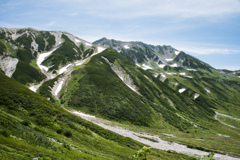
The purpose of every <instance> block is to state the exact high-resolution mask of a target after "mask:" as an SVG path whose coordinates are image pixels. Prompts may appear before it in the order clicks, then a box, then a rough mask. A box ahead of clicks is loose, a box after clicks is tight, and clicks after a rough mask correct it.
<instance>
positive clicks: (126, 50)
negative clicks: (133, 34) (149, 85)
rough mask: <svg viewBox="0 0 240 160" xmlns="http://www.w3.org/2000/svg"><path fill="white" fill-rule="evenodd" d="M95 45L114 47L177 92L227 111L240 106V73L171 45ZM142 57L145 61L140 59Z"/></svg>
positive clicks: (100, 42) (102, 41)
mask: <svg viewBox="0 0 240 160" xmlns="http://www.w3.org/2000/svg"><path fill="white" fill-rule="evenodd" d="M93 44H95V45H99V46H104V47H112V48H113V49H115V50H116V51H118V52H119V53H120V54H122V55H123V56H125V57H126V58H127V59H129V60H130V61H132V62H134V63H135V64H136V65H137V66H139V67H141V68H142V69H144V70H148V71H149V72H151V73H152V75H154V76H155V77H156V78H158V79H160V80H161V81H162V82H164V83H165V84H167V85H168V86H169V87H171V88H172V89H174V90H175V91H178V92H180V93H182V94H184V95H185V96H187V97H189V98H191V99H194V100H195V101H201V102H203V101H204V102H206V101H209V102H210V101H211V102H210V103H209V104H208V106H212V107H213V108H218V107H219V106H221V107H222V108H225V109H226V110H230V109H231V107H226V106H229V105H230V104H231V106H237V105H238V104H240V99H239V98H238V97H239V96H238V95H239V91H240V87H239V84H240V81H239V80H240V79H239V77H238V74H239V71H228V70H217V69H215V68H213V67H211V66H210V65H209V64H207V63H204V62H202V61H201V60H199V59H197V58H195V57H193V56H190V55H188V54H186V53H184V52H183V51H178V50H176V49H174V48H172V47H171V46H159V45H158V46H153V45H148V44H145V43H142V42H121V41H116V40H113V39H106V38H102V39H100V40H97V41H95V42H93ZM139 55H141V56H140V57H141V60H140V59H138V58H139ZM136 57H137V58H136ZM203 99H204V100H203ZM234 108H235V107H234ZM233 110H234V109H233Z"/></svg>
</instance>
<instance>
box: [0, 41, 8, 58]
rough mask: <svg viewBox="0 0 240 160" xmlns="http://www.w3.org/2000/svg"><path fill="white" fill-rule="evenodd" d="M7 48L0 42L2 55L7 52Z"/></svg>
mask: <svg viewBox="0 0 240 160" xmlns="http://www.w3.org/2000/svg"><path fill="white" fill-rule="evenodd" d="M6 48H7V47H6V46H5V45H4V44H3V43H2V42H1V41H0V55H1V54H3V52H5V51H6Z"/></svg>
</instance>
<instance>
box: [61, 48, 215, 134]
mask: <svg viewBox="0 0 240 160" xmlns="http://www.w3.org/2000/svg"><path fill="white" fill-rule="evenodd" d="M102 56H103V57H105V58H107V59H108V60H109V61H110V62H111V63H114V64H115V65H116V66H120V67H121V68H122V69H124V70H125V71H126V73H127V74H128V75H129V76H130V77H131V78H132V79H133V82H134V84H135V85H136V86H137V87H138V89H139V93H140V94H141V96H140V95H139V94H137V93H135V92H134V91H132V90H131V89H130V88H129V87H127V86H126V85H125V84H124V83H123V82H122V81H121V80H120V79H119V77H118V76H117V75H116V73H115V72H113V70H112V69H111V67H110V66H109V64H108V63H106V61H105V60H104V59H103V58H102ZM63 97H64V98H63V99H62V102H65V106H66V107H70V108H74V109H79V110H82V111H85V112H88V113H91V114H96V115H101V116H103V117H105V118H108V119H112V120H118V121H128V122H131V123H133V124H137V125H145V126H149V125H154V124H156V122H157V121H159V120H160V119H162V116H163V118H164V119H165V120H166V121H167V122H168V123H170V124H171V125H173V126H174V127H176V128H178V129H179V130H185V129H187V128H189V127H190V128H191V127H192V125H191V124H189V123H188V122H186V121H185V120H182V119H181V118H180V117H178V116H176V115H175V112H179V113H181V114H183V115H186V116H188V117H190V118H192V119H198V117H201V118H202V117H204V118H203V119H205V118H206V119H209V118H210V116H213V111H212V110H211V109H210V108H209V107H204V106H203V105H199V104H198V103H195V102H194V101H191V100H190V99H188V98H187V97H185V96H183V95H181V94H179V93H178V92H175V91H173V90H172V89H171V88H169V87H168V86H166V85H165V84H163V83H162V82H161V81H160V80H158V79H156V78H155V77H153V76H152V75H151V74H150V73H149V72H147V71H144V70H142V69H140V68H138V67H136V66H135V65H134V64H133V63H132V62H130V61H128V60H127V59H126V58H125V57H123V56H121V55H120V54H119V53H117V52H116V51H114V50H112V49H107V50H105V51H104V52H102V53H101V54H98V55H96V56H94V57H92V59H91V60H90V61H89V63H87V64H86V65H85V66H84V67H81V68H79V69H76V70H75V71H74V72H73V73H72V79H71V80H70V82H69V85H68V88H67V95H66V96H63ZM170 101H171V102H170ZM171 103H173V104H174V107H175V108H176V109H174V107H173V106H171ZM159 113H161V114H162V116H159ZM210 119H212V118H210Z"/></svg>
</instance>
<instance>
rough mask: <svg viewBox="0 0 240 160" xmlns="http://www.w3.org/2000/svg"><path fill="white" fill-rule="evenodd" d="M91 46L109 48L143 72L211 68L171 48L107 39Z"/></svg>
mask: <svg viewBox="0 0 240 160" xmlns="http://www.w3.org/2000/svg"><path fill="white" fill-rule="evenodd" d="M93 44H95V45H99V46H102V47H111V48H113V49H114V50H116V51H117V52H119V53H121V54H122V55H123V56H126V57H127V58H128V59H129V60H131V61H133V62H134V63H135V64H137V65H138V66H140V67H142V68H143V69H145V70H146V69H159V68H164V67H165V66H170V67H183V68H184V69H197V68H212V67H211V66H210V65H208V64H206V63H204V62H202V61H200V60H198V59H196V58H194V57H192V56H190V55H187V54H185V53H183V52H182V51H179V50H177V49H175V48H173V47H171V46H166V45H163V46H160V45H157V46H154V45H149V44H145V43H143V42H122V41H117V40H114V39H107V38H102V39H99V40H97V41H95V42H93Z"/></svg>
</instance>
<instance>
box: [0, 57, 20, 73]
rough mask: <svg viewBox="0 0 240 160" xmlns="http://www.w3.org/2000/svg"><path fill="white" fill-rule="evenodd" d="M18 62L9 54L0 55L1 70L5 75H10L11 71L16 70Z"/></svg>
mask: <svg viewBox="0 0 240 160" xmlns="http://www.w3.org/2000/svg"><path fill="white" fill-rule="evenodd" d="M17 63H18V59H17V58H12V57H10V56H4V55H3V56H0V64H1V68H2V70H3V72H4V73H5V75H6V76H8V77H12V75H13V73H14V72H15V70H16V67H17Z"/></svg>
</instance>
